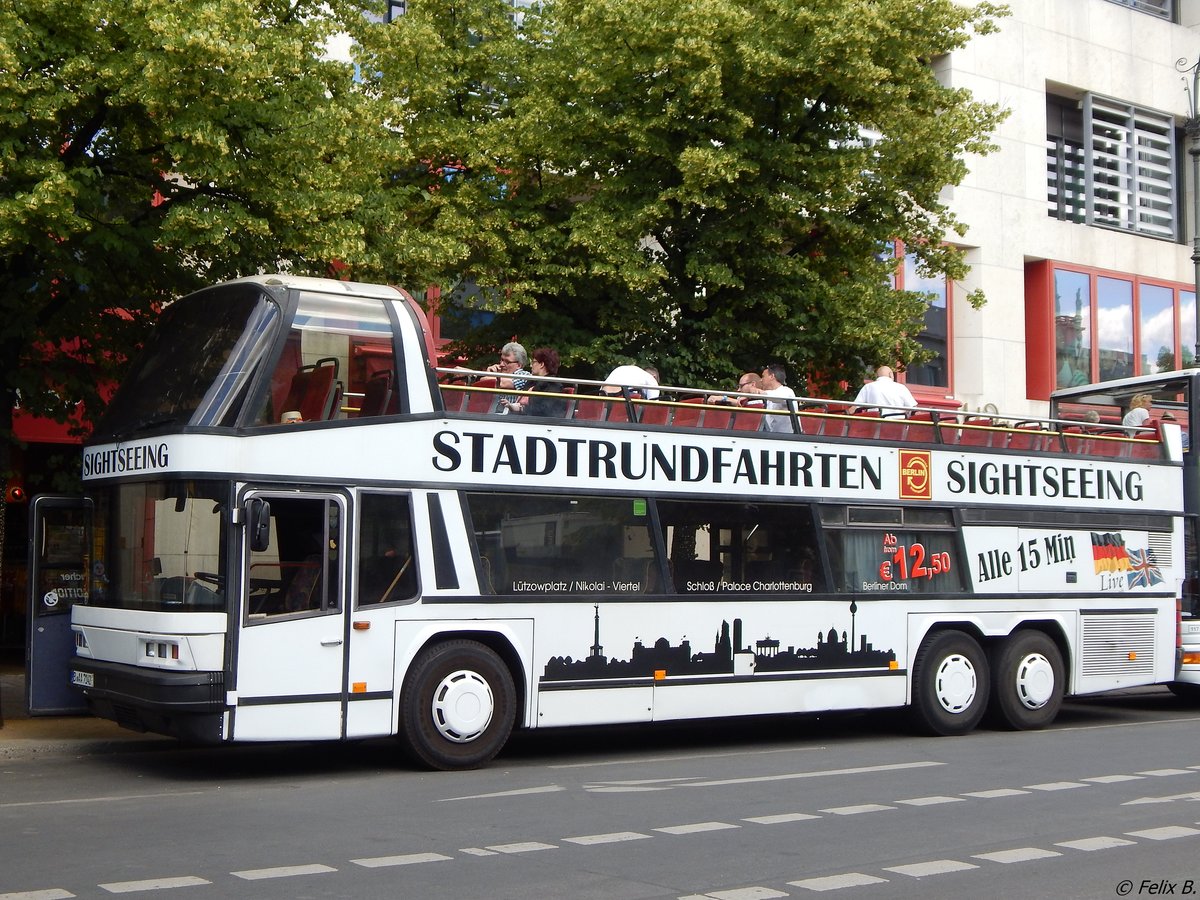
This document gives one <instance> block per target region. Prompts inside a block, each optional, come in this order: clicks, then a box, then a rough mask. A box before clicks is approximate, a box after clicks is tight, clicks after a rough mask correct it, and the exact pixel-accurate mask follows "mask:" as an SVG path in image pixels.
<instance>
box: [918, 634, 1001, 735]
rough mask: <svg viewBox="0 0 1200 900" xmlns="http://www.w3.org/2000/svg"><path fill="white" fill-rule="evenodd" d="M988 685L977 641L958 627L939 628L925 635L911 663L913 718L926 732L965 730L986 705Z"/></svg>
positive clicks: (985, 664) (977, 721)
mask: <svg viewBox="0 0 1200 900" xmlns="http://www.w3.org/2000/svg"><path fill="white" fill-rule="evenodd" d="M988 687H989V684H988V665H987V656H985V655H984V652H983V648H981V647H980V646H979V643H978V642H977V641H976V640H975V639H974V638H972V637H971V636H970V635H969V634H964V633H963V632H961V631H940V632H938V633H937V634H934V635H932V636H931V637H929V638H927V639H926V641H925V643H924V644H923V645H922V646H921V649H920V651H918V653H917V660H916V662H915V663H914V664H913V682H912V714H913V720H914V722H915V723H916V725H917V726H918V727H919V728H920V729H921V730H922V731H925V732H927V733H929V734H939V735H955V734H966V733H967V732H969V731H971V730H972V729H973V728H974V727H975V726H976V725H978V724H979V720H980V719H981V718H982V717H983V714H984V712H985V710H986V709H987V701H988Z"/></svg>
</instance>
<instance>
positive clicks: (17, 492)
mask: <svg viewBox="0 0 1200 900" xmlns="http://www.w3.org/2000/svg"><path fill="white" fill-rule="evenodd" d="M4 499H5V500H6V501H8V502H9V503H24V502H25V501H26V500H28V499H29V497H28V495H27V494H26V493H25V486H24V485H23V484H21V482H19V481H15V480H14V481H10V482H9V483H8V486H7V487H5V489H4Z"/></svg>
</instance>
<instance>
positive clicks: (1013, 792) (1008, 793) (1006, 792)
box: [963, 788, 1031, 800]
mask: <svg viewBox="0 0 1200 900" xmlns="http://www.w3.org/2000/svg"><path fill="white" fill-rule="evenodd" d="M1028 793H1031V792H1030V791H1018V790H1017V789H1016V788H993V789H992V790H990V791H967V792H966V793H965V794H963V796H964V797H978V798H979V799H980V800H994V799H996V798H997V797H1019V796H1020V795H1021V794H1028Z"/></svg>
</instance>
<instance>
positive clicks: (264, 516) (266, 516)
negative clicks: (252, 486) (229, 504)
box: [246, 497, 271, 553]
mask: <svg viewBox="0 0 1200 900" xmlns="http://www.w3.org/2000/svg"><path fill="white" fill-rule="evenodd" d="M246 523H247V524H246V527H247V528H249V529H250V549H251V550H253V551H254V552H255V553H261V552H263V551H264V550H266V549H267V548H268V547H270V546H271V504H270V503H268V502H267V501H266V500H264V499H263V498H262V497H255V498H254V499H253V500H251V501H250V503H249V504H248V505H247V508H246Z"/></svg>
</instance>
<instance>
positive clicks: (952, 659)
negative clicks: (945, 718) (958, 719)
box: [935, 653, 978, 713]
mask: <svg viewBox="0 0 1200 900" xmlns="http://www.w3.org/2000/svg"><path fill="white" fill-rule="evenodd" d="M977 688H978V684H977V679H976V675H975V666H974V665H972V664H971V660H969V659H967V658H966V657H965V656H963V655H962V654H960V653H955V654H953V655H952V656H947V657H946V658H945V659H943V660H942V662H941V664H940V665H939V666H938V670H937V678H936V680H935V691H936V693H937V699H938V703H940V704H941V705H942V708H943V709H944V710H946V711H947V712H951V713H961V712H963V711H964V710H966V709H967V708H969V707H970V705H971V702H972V701H973V700H974V699H975V691H976V690H977Z"/></svg>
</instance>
